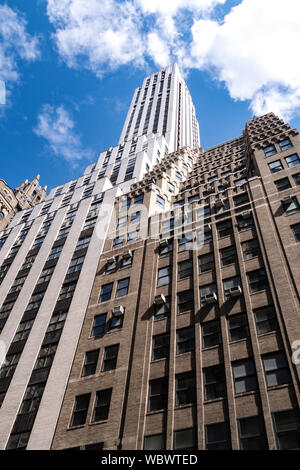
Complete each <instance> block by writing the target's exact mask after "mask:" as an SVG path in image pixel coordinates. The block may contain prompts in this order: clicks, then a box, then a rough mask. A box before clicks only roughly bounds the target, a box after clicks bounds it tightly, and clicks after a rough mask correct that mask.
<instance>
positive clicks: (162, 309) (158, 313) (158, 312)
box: [154, 297, 171, 320]
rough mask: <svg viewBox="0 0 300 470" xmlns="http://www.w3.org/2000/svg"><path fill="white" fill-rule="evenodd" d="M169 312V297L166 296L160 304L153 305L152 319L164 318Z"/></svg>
mask: <svg viewBox="0 0 300 470" xmlns="http://www.w3.org/2000/svg"><path fill="white" fill-rule="evenodd" d="M170 312H171V304H170V297H166V302H165V303H163V304H161V305H155V313H154V319H155V320H160V319H161V318H166V317H167V316H168V315H169V314H170Z"/></svg>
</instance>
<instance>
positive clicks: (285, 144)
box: [279, 139, 293, 152]
mask: <svg viewBox="0 0 300 470" xmlns="http://www.w3.org/2000/svg"><path fill="white" fill-rule="evenodd" d="M279 147H280V150H281V152H284V151H285V150H288V149H290V148H291V147H293V144H292V142H291V141H290V139H284V140H282V141H281V142H279Z"/></svg>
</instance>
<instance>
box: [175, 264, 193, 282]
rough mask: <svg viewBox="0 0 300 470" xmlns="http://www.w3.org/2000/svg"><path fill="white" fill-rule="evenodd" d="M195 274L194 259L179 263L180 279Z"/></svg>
mask: <svg viewBox="0 0 300 470" xmlns="http://www.w3.org/2000/svg"><path fill="white" fill-rule="evenodd" d="M192 275H193V260H192V259H189V260H186V261H182V262H181V263H178V279H179V280H180V279H185V278H186V277H190V276H192Z"/></svg>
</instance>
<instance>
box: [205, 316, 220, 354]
mask: <svg viewBox="0 0 300 470" xmlns="http://www.w3.org/2000/svg"><path fill="white" fill-rule="evenodd" d="M202 341H203V348H204V349H205V348H211V347H212V346H218V345H219V344H221V330H220V322H219V320H214V321H208V322H205V323H203V325H202Z"/></svg>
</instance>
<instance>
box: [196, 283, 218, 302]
mask: <svg viewBox="0 0 300 470" xmlns="http://www.w3.org/2000/svg"><path fill="white" fill-rule="evenodd" d="M209 294H215V295H217V286H216V284H215V283H213V284H208V285H206V286H202V287H200V301H201V305H206V296H207V295H209Z"/></svg>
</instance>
